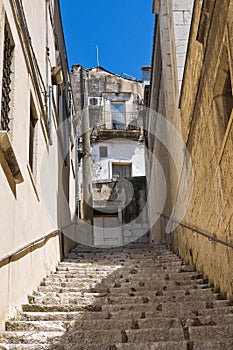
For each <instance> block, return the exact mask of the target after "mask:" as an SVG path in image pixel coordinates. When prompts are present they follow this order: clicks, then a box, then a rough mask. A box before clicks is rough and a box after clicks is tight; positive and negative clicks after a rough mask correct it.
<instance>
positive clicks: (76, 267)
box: [56, 260, 193, 273]
mask: <svg viewBox="0 0 233 350" xmlns="http://www.w3.org/2000/svg"><path fill="white" fill-rule="evenodd" d="M135 265H138V267H139V268H155V269H157V268H164V269H166V268H170V267H180V268H183V267H184V266H185V267H186V266H187V268H189V269H192V270H193V268H192V267H191V266H189V265H186V264H183V263H182V262H181V261H180V260H177V261H170V262H167V263H165V262H157V261H151V262H147V261H135V264H130V265H128V264H127V265H125V264H124V265H123V264H121V265H116V266H113V267H108V266H105V265H101V266H98V265H97V266H95V265H93V264H81V263H65V264H64V263H63V264H59V265H58V266H57V267H56V271H58V272H66V271H73V272H74V273H75V272H86V271H88V272H93V273H94V272H96V271H97V272H98V271H99V272H108V271H112V270H118V269H121V268H123V267H124V266H126V267H127V268H134V267H135Z"/></svg>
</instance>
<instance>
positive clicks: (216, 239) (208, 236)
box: [157, 212, 233, 249]
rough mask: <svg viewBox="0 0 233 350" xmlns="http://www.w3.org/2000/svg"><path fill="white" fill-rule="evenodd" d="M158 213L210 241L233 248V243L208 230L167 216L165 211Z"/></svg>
mask: <svg viewBox="0 0 233 350" xmlns="http://www.w3.org/2000/svg"><path fill="white" fill-rule="evenodd" d="M157 214H159V215H161V216H162V217H163V218H164V219H167V220H170V221H172V222H174V223H175V224H178V225H179V226H181V227H184V228H187V229H188V230H190V231H193V232H195V233H198V234H199V235H201V236H203V237H205V238H208V240H209V241H214V242H216V243H219V244H222V245H224V246H226V247H228V248H232V249H233V243H230V242H226V241H223V240H222V239H219V238H216V237H214V236H212V235H210V234H209V233H206V232H204V231H202V230H200V229H198V228H195V227H193V226H190V225H187V224H184V223H182V222H179V221H178V220H176V219H175V218H173V217H170V216H167V215H165V214H163V213H158V212H157Z"/></svg>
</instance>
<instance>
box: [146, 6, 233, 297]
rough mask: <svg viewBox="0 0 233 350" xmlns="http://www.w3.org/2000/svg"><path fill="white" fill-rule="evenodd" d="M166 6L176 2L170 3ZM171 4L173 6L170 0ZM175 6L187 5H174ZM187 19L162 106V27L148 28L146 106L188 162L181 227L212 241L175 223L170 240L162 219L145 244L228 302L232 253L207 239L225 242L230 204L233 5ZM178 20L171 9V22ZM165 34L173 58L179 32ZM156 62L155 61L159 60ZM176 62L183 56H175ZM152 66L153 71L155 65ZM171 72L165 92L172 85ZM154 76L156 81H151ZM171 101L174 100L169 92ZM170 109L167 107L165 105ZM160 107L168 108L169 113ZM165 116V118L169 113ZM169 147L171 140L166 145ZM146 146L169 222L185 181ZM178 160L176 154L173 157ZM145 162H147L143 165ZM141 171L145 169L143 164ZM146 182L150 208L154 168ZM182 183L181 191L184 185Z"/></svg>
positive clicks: (200, 10) (203, 9)
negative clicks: (163, 247) (162, 249)
mask: <svg viewBox="0 0 233 350" xmlns="http://www.w3.org/2000/svg"><path fill="white" fill-rule="evenodd" d="M165 3H166V1H161V2H160V7H159V8H157V9H158V11H159V16H162V8H163V5H164V4H165ZM172 3H173V5H174V4H175V3H176V1H173V2H172ZM177 3H178V1H177ZM179 3H180V4H181V3H182V4H183V3H186V4H187V1H184V2H183V1H182V2H181V1H180V2H179ZM194 3H195V4H194V9H193V17H192V23H191V30H190V35H189V42H188V47H187V57H186V61H185V62H186V63H185V68H184V76H183V79H182V86H181V88H180V93H179V94H178V95H177V97H176V98H175V99H174V100H173V101H175V103H174V105H173V106H172V104H169V105H167V103H168V100H166V91H165V90H166V86H167V84H168V78H167V76H165V75H164V74H163V70H164V67H165V66H166V60H164V54H161V52H164V48H166V42H164V40H163V38H162V36H161V35H160V34H161V31H162V28H163V23H162V21H161V20H160V17H159V16H158V17H159V20H158V22H157V24H156V32H155V43H154V54H153V60H154V67H153V69H154V70H153V74H152V77H153V78H152V88H151V107H152V108H154V109H155V110H156V111H158V112H160V113H164V116H165V117H166V118H167V119H168V120H169V121H171V122H172V124H173V125H174V126H175V127H176V129H177V131H178V132H179V133H180V134H181V135H182V137H183V139H184V142H185V145H186V147H187V149H188V151H189V154H190V156H191V160H192V169H193V175H194V181H193V191H192V197H191V202H190V205H189V206H188V208H187V212H186V215H185V217H184V218H183V219H182V223H184V224H186V225H189V226H191V227H193V228H194V229H197V230H200V231H202V232H203V233H207V234H209V235H210V236H211V237H213V239H212V240H210V239H208V238H206V237H203V236H202V235H200V234H198V233H196V232H195V231H194V230H190V229H187V228H184V227H183V228H182V227H181V226H177V228H176V229H175V231H174V232H173V233H172V234H171V235H167V234H165V227H166V224H167V222H166V220H164V219H160V221H159V223H160V225H159V227H157V229H155V230H154V231H153V230H152V237H151V239H154V240H162V241H166V242H167V243H170V244H171V247H172V248H173V250H175V251H177V252H178V253H179V254H180V255H181V256H182V257H183V258H184V259H185V260H187V261H189V262H191V263H192V264H193V265H194V266H195V267H196V268H197V270H198V271H201V272H204V273H205V274H206V275H207V276H208V277H209V281H210V283H213V284H214V285H215V286H216V287H220V288H221V291H222V292H223V293H226V295H227V297H228V298H231V297H232V294H233V282H232V281H233V272H232V263H233V249H232V248H229V247H226V246H224V245H223V244H220V243H217V242H215V239H218V240H222V241H225V242H229V243H231V244H232V242H233V239H232V227H233V215H232V208H233V200H232V192H233V186H232V175H233V174H232V149H233V148H232V146H233V145H232V133H233V129H232V119H233V114H232V113H231V111H232V107H233V103H232V86H233V84H232V79H233V76H232V57H233V40H232V37H233V4H232V2H231V1H227V0H226V1H224V2H221V1H215V2H212V1H204V2H203V5H202V3H201V2H200V1H195V2H194ZM175 17H177V19H178V17H179V16H178V15H177V14H176V11H175V6H173V18H174V21H175ZM172 27H173V29H172V28H171V30H170V31H169V33H170V35H171V38H172V36H173V34H172V32H173V33H175V36H174V37H173V39H172V42H173V43H174V47H175V48H176V49H175V52H176V57H177V47H178V46H177V45H175V41H176V39H177V37H176V36H179V35H181V37H182V33H180V34H179V33H178V32H177V31H176V29H175V28H174V24H173V26H172ZM162 57H163V59H162ZM183 59H184V57H183ZM178 64H179V63H178V59H177V60H174V61H173V63H171V66H172V67H173V70H174V71H175V70H177V71H178ZM159 67H160V68H159ZM178 76H179V74H178V75H177V78H176V77H175V75H173V79H172V81H173V88H174V90H173V91H177V90H176V82H178ZM158 78H159V80H158ZM175 96H176V95H175ZM169 106H170V107H169ZM168 108H170V110H171V114H169V113H168V112H167V111H168ZM171 115H173V117H172V116H171ZM156 120H157V118H156V117H155V118H154V120H153V119H152V117H149V121H148V123H149V125H150V123H151V125H153V123H154V125H155V128H156ZM169 142H170V143H171V144H173V146H174V147H176V146H177V144H176V143H175V139H174V140H172V138H171V139H170V141H168V140H167V143H169ZM149 149H152V152H153V154H155V155H156V156H157V158H158V159H159V160H160V161H161V164H162V167H163V170H164V174H165V178H166V183H167V190H168V192H167V199H166V203H165V206H164V208H163V212H164V214H166V215H167V216H168V217H169V216H170V215H171V214H172V215H173V216H174V217H176V215H178V213H179V212H180V211H182V209H183V206H184V203H182V202H179V201H177V193H178V191H179V190H180V189H181V188H182V186H183V199H184V200H185V197H187V196H188V191H187V190H186V189H187V188H188V186H189V185H192V184H191V181H192V178H191V177H190V178H189V177H187V173H185V169H186V165H187V164H186V161H185V160H182V154H181V155H180V161H182V162H183V171H182V173H181V174H180V176H178V178H177V169H176V168H175V167H174V161H173V159H172V158H171V155H170V154H169V152H168V150H167V149H166V147H164V145H161V143H159V142H158V141H156V140H155V141H154V142H153V139H152V138H151V140H150V139H149ZM178 158H179V157H178ZM147 163H148V162H147ZM147 169H148V170H150V166H148V164H147ZM152 172H153V173H152V174H153V177H154V180H152V179H151V181H150V188H151V189H152V190H151V192H152V193H153V195H152V196H151V202H150V208H151V212H153V208H154V207H156V205H157V201H158V199H159V196H158V194H159V193H158V186H159V184H160V183H159V177H158V176H157V173H156V169H155V170H153V167H152ZM184 184H185V186H186V187H185V186H184Z"/></svg>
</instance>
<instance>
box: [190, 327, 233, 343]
mask: <svg viewBox="0 0 233 350" xmlns="http://www.w3.org/2000/svg"><path fill="white" fill-rule="evenodd" d="M188 331H189V339H190V340H191V341H195V340H199V339H205V340H218V341H220V340H222V339H227V338H229V337H233V324H224V325H217V326H201V327H189V328H188Z"/></svg>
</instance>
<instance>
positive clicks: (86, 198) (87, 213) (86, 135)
mask: <svg viewBox="0 0 233 350" xmlns="http://www.w3.org/2000/svg"><path fill="white" fill-rule="evenodd" d="M80 73H81V89H82V90H81V91H82V102H83V106H82V108H83V118H82V140H83V141H82V142H83V151H84V157H83V219H84V220H85V221H87V222H89V223H91V224H93V196H92V161H91V130H90V120H89V108H88V76H87V72H86V70H85V69H83V68H82V69H81V72H80Z"/></svg>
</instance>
